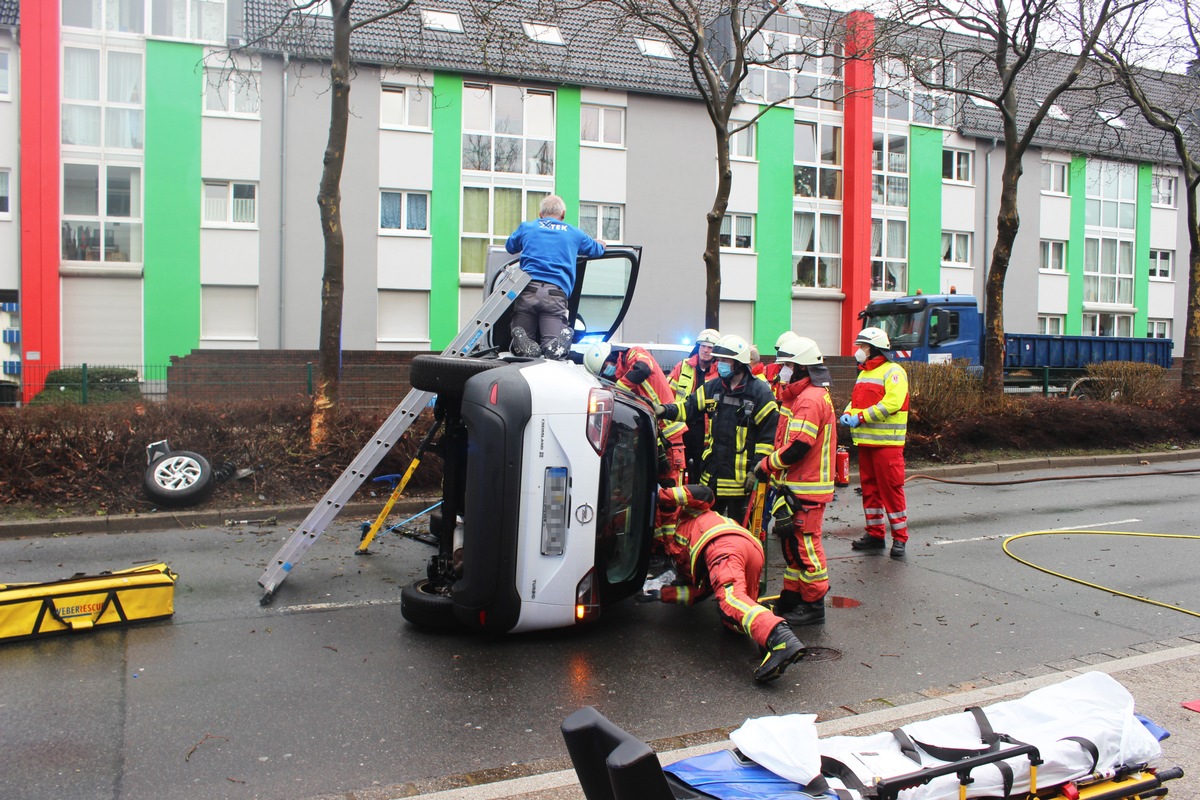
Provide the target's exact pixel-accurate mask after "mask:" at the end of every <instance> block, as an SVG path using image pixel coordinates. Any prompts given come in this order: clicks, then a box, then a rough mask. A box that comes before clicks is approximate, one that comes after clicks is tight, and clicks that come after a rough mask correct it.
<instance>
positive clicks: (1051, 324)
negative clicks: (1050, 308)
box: [1037, 314, 1067, 336]
mask: <svg viewBox="0 0 1200 800" xmlns="http://www.w3.org/2000/svg"><path fill="white" fill-rule="evenodd" d="M1066 324H1067V321H1066V317H1064V316H1063V315H1061V314H1038V318H1037V332H1038V333H1039V334H1041V335H1043V336H1062V335H1063V331H1065V330H1066Z"/></svg>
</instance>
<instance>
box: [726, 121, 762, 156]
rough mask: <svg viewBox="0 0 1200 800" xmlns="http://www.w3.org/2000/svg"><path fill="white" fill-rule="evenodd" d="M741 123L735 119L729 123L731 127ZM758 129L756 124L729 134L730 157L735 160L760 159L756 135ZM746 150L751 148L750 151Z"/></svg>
mask: <svg viewBox="0 0 1200 800" xmlns="http://www.w3.org/2000/svg"><path fill="white" fill-rule="evenodd" d="M741 124H742V122H741V121H739V120H733V121H731V122H730V123H729V127H731V128H736V127H737V126H738V125H741ZM757 130H758V125H756V124H755V125H750V126H748V127H746V128H742V129H741V130H740V131H737V132H736V133H731V134H729V157H730V158H731V159H733V160H734V161H758V142H757V136H756V135H755V134H756V131H757ZM744 150H749V152H748V153H746V152H742V151H744Z"/></svg>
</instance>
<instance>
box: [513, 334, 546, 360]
mask: <svg viewBox="0 0 1200 800" xmlns="http://www.w3.org/2000/svg"><path fill="white" fill-rule="evenodd" d="M508 349H509V350H510V351H511V352H512V354H513V355H514V356H516V357H517V358H540V357H541V355H542V347H541V345H539V344H538V343H537V342H535V341H534V340H533V339H530V338H529V334H528V333H526V332H525V329H524V328H519V327H518V328H513V329H512V344H511V345H509V348H508Z"/></svg>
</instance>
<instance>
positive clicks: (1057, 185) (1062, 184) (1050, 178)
mask: <svg viewBox="0 0 1200 800" xmlns="http://www.w3.org/2000/svg"><path fill="white" fill-rule="evenodd" d="M1068 166H1069V165H1068V164H1064V163H1063V162H1061V161H1043V162H1042V191H1043V192H1045V193H1047V194H1066V193H1067V186H1068V184H1067V168H1068Z"/></svg>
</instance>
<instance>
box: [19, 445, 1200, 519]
mask: <svg viewBox="0 0 1200 800" xmlns="http://www.w3.org/2000/svg"><path fill="white" fill-rule="evenodd" d="M1197 458H1200V449H1194V450H1172V451H1167V452H1154V453H1116V454H1112V455H1096V456H1088V455H1081V456H1049V457H1046V458H1020V459H1014V460H1012V461H984V462H979V463H976V464H946V465H942V466H937V465H935V466H929V467H922V468H920V469H911V470H910V471H909V475H908V478H909V479H910V480H911V479H912V478H913V477H915V476H917V475H923V476H929V477H939V478H961V477H969V476H971V475H992V474H999V473H1003V472H1021V471H1023V470H1032V469H1059V468H1070V467H1112V466H1133V467H1136V466H1146V465H1148V464H1156V463H1164V462H1171V461H1188V460H1191V459H1197ZM434 502H436V498H429V497H409V498H403V499H401V500H399V501H397V503H396V505H395V506H394V507H393V516H396V515H400V514H415V513H417V512H419V511H421V510H422V509H424V508H428V507H429V506H430V505H431V504H432V503H434ZM380 507H381V506H380V503H379V502H376V501H370V502H368V501H358V502H353V503H347V504H346V505H345V506H344V507H343V508H342V511H341V512H340V513H341V515H343V519H345V518H346V517H345V516H344V515H347V514H349V515H352V516H355V517H361V518H363V519H374V518H375V517H376V515H378V514H379V509H380ZM312 509H313V506H311V505H288V506H252V507H250V508H233V509H228V508H227V509H219V510H204V511H170V510H164V511H158V512H153V513H148V514H116V515H107V516H96V517H63V518H61V519H38V520H21V521H13V522H4V521H0V539H14V538H19V537H22V536H70V535H74V534H79V533H143V532H147V531H161V530H165V529H167V528H220V527H235V525H229V526H226V522H228V521H231V520H233V521H240V520H264V519H267V518H270V517H275V518H276V523H274V524H285V523H288V522H300V521H303V520H304V518H305V517H307V516H308V514H309V512H310V511H312ZM243 524H251V523H247V522H237V525H243Z"/></svg>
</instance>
